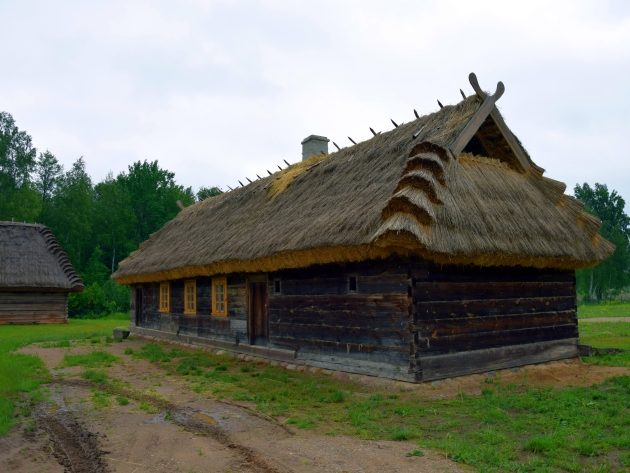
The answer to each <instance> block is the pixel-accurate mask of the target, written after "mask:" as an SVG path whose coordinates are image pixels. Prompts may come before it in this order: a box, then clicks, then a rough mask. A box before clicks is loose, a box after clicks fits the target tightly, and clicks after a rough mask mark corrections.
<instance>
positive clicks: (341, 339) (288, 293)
mask: <svg viewBox="0 0 630 473" xmlns="http://www.w3.org/2000/svg"><path fill="white" fill-rule="evenodd" d="M350 278H355V279H354V283H356V287H351V285H352V286H354V283H351V282H350ZM269 280H270V284H269V286H270V294H269V305H268V312H269V341H270V343H271V344H272V345H273V346H278V347H287V348H291V349H294V350H296V354H297V358H298V359H300V360H308V361H311V362H313V363H314V364H317V365H318V366H322V367H327V368H333V369H346V370H348V369H349V370H351V371H359V372H365V373H369V374H382V375H385V376H391V377H397V378H407V377H408V373H409V365H410V362H409V360H410V352H411V349H410V347H411V344H412V342H413V338H412V333H411V332H410V330H409V322H410V312H409V307H410V306H409V295H408V287H409V277H408V274H407V268H406V267H405V265H404V263H403V262H401V261H398V260H393V261H388V262H384V261H381V262H370V263H361V264H355V265H344V266H334V265H329V266H321V267H314V268H309V269H306V270H293V271H284V272H278V273H274V274H272V275H270V278H269ZM276 280H279V282H280V293H276V292H275V289H276V288H275V287H274V285H275V283H274V281H276Z"/></svg>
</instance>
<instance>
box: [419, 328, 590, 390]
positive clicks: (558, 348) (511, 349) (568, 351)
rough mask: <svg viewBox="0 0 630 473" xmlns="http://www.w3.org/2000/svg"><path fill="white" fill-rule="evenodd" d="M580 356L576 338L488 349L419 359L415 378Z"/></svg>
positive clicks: (480, 371) (445, 375)
mask: <svg viewBox="0 0 630 473" xmlns="http://www.w3.org/2000/svg"><path fill="white" fill-rule="evenodd" d="M577 355H578V351H577V339H575V338H569V339H562V340H552V341H543V342H535V343H525V344H522V345H509V346H505V347H498V348H486V349H481V350H473V351H467V352H460V353H452V354H446V355H429V356H423V357H421V358H419V359H418V360H417V363H416V369H417V374H416V379H417V380H418V381H430V380H433V379H442V378H448V377H452V376H459V375H464V374H471V373H483V372H485V371H490V370H498V369H505V368H511V367H514V366H523V365H529V364H533V363H543V362H547V361H552V360H562V359H565V358H572V357H575V356H577Z"/></svg>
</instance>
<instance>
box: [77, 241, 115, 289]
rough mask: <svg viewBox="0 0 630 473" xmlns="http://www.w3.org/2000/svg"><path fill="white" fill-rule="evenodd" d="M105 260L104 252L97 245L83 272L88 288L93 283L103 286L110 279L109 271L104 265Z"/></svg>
mask: <svg viewBox="0 0 630 473" xmlns="http://www.w3.org/2000/svg"><path fill="white" fill-rule="evenodd" d="M103 258H104V255H103V250H101V247H100V246H98V245H97V246H96V248H94V251H93V252H92V256H90V259H88V261H87V264H86V265H85V269H84V270H83V283H84V284H85V285H86V286H87V285H89V284H92V283H97V284H101V285H102V284H103V283H104V282H105V281H107V279H108V278H109V274H110V273H109V269H108V268H107V266H105V264H103Z"/></svg>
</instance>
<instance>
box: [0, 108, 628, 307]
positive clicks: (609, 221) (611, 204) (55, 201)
mask: <svg viewBox="0 0 630 473" xmlns="http://www.w3.org/2000/svg"><path fill="white" fill-rule="evenodd" d="M220 193H221V190H220V189H219V188H217V187H202V188H201V189H199V190H198V192H197V193H194V192H193V190H192V188H191V187H184V186H182V185H179V184H177V182H176V181H175V174H174V173H173V172H171V171H168V170H166V169H162V168H160V166H159V164H158V162H157V161H146V160H145V161H136V162H134V163H133V164H131V165H130V166H129V167H128V168H127V170H126V171H123V172H121V173H119V174H118V175H117V176H114V175H113V174H111V173H110V174H109V175H108V176H107V177H106V178H105V179H104V180H102V181H101V182H98V183H96V184H94V182H93V181H92V179H91V178H90V176H89V175H88V174H87V172H86V170H85V161H84V159H83V158H82V157H80V158H79V159H77V160H76V161H75V162H74V163H73V164H72V166H71V167H70V169H67V170H66V169H64V168H63V166H62V165H61V164H60V163H59V161H58V160H57V158H56V157H55V155H54V154H53V153H51V152H50V151H48V150H47V151H44V152H39V153H38V151H37V150H36V149H35V147H34V146H33V144H32V140H31V137H30V135H29V134H28V133H27V132H25V131H23V130H19V129H18V127H17V125H16V124H15V121H14V119H13V117H12V116H11V115H10V114H9V113H6V112H0V197H1V198H0V220H15V221H24V222H39V223H43V224H45V225H47V226H48V227H50V229H51V230H52V231H53V233H54V234H55V236H56V237H57V239H58V240H59V242H60V244H61V245H62V246H63V247H64V249H65V250H66V252H67V253H68V256H69V257H70V260H71V261H72V263H73V265H74V267H75V268H76V269H77V271H78V272H79V273H80V274H81V275H82V277H83V280H84V283H85V285H86V290H85V291H84V292H83V293H81V294H78V295H73V296H72V298H71V300H70V303H69V304H70V305H69V310H70V312H71V314H73V315H74V314H80V313H96V314H98V313H104V312H108V311H113V310H126V309H127V308H128V301H129V299H128V293H127V290H126V289H125V288H124V287H120V286H118V285H117V284H116V283H114V282H113V281H111V279H110V277H109V276H110V275H111V273H112V272H113V271H115V269H116V267H117V265H118V262H119V261H121V260H122V259H124V258H125V257H127V255H129V253H131V252H132V251H133V250H135V249H136V248H138V246H139V244H140V243H141V242H142V241H144V240H146V239H147V238H148V236H149V235H150V234H151V233H153V232H155V231H156V230H158V229H159V228H160V227H162V226H163V225H164V224H165V223H166V222H168V221H169V220H170V219H172V218H173V217H174V216H175V215H177V213H178V212H179V210H180V206H187V205H190V204H192V203H194V202H195V201H199V200H203V199H204V198H206V197H209V196H213V195H217V194H220ZM574 193H575V196H576V197H577V198H578V199H579V200H581V201H582V203H583V204H584V207H585V209H586V210H587V211H588V212H590V213H592V214H593V215H595V216H597V217H598V218H599V219H600V220H602V228H601V233H602V235H603V236H604V237H605V238H607V239H608V240H610V241H611V242H612V243H614V244H615V245H616V249H615V252H614V254H613V255H612V256H611V257H610V258H608V259H607V260H606V261H604V262H602V263H601V264H599V265H598V266H596V267H594V268H589V269H583V270H579V271H577V275H576V281H577V290H578V293H579V294H580V296H581V297H582V298H583V299H584V300H586V301H601V300H603V299H609V298H613V297H615V296H617V295H618V294H619V293H620V292H621V291H623V290H624V289H627V288H628V286H629V285H630V243H629V242H630V218H629V217H628V215H627V214H626V213H625V210H624V209H625V201H624V199H623V198H622V197H621V196H620V195H619V194H618V193H617V192H616V191H615V190H609V189H608V187H607V186H606V185H604V184H599V183H596V184H594V186H592V187H591V186H590V185H589V184H587V183H584V184H581V185H576V186H575V189H574Z"/></svg>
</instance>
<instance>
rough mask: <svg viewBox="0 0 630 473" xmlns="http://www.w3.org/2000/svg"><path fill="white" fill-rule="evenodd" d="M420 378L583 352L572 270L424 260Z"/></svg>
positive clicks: (417, 279)
mask: <svg viewBox="0 0 630 473" xmlns="http://www.w3.org/2000/svg"><path fill="white" fill-rule="evenodd" d="M411 273H412V276H413V279H412V285H413V318H414V324H413V332H414V340H415V344H414V345H415V364H416V373H417V378H418V379H423V380H426V379H436V378H444V377H448V376H453V375H458V374H465V373H474V372H481V371H487V370H492V369H499V368H506V367H511V366H518V365H525V364H530V363H537V362H543V361H550V360H553V359H560V358H567V357H570V356H576V354H577V346H576V339H577V337H578V329H577V318H576V298H575V273H574V272H573V271H560V270H545V269H526V268H475V267H434V266H427V265H417V266H416V267H415V268H413V269H412V271H411Z"/></svg>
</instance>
